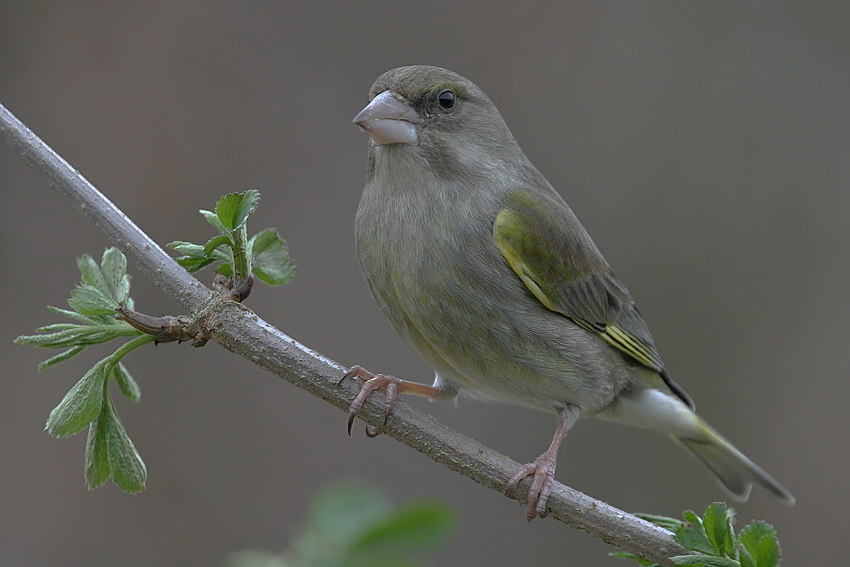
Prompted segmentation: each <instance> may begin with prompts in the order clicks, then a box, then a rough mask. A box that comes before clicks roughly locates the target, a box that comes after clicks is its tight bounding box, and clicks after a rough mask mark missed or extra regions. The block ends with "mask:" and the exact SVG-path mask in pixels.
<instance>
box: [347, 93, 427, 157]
mask: <svg viewBox="0 0 850 567" xmlns="http://www.w3.org/2000/svg"><path fill="white" fill-rule="evenodd" d="M354 123H355V124H357V125H358V126H360V127H361V128H362V129H363V130H364V131H365V132H366V133H367V134H369V135H370V136H372V139H373V140H375V142H376V143H378V144H381V145H386V144H411V145H415V144H418V143H419V135H418V134H417V133H416V125H417V124H421V123H422V118H420V116H419V115H418V114H417V113H416V111H415V110H413V109H412V108H411V107H410V105H409V104H407V103H406V102H404V101H403V100H402V99H401V98H400V97H399V96H398V95H397V94H396V93H394V92H392V91H384V92H382V93H381V94H379V95H378V96H376V97H375V98H373V99H372V102H370V103H369V105H368V106H367V107H366V108H364V109H363V110H361V111H360V113H359V114H358V115H357V116H355V117H354Z"/></svg>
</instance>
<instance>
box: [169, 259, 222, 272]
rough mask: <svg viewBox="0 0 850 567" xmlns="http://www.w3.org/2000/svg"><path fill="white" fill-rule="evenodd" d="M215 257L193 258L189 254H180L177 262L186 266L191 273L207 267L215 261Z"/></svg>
mask: <svg viewBox="0 0 850 567" xmlns="http://www.w3.org/2000/svg"><path fill="white" fill-rule="evenodd" d="M215 261H216V260H215V259H214V258H191V257H189V256H180V257H179V258H177V263H178V264H180V265H181V266H183V267H184V268H186V271H188V272H189V273H194V272H197V271H198V270H201V269H203V268H206V267H207V266H209V265H210V264H213V263H215Z"/></svg>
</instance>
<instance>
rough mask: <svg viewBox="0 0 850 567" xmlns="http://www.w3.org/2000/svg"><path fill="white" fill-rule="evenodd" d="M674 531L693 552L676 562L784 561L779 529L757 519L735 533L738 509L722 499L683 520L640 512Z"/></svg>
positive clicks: (740, 565)
mask: <svg viewBox="0 0 850 567" xmlns="http://www.w3.org/2000/svg"><path fill="white" fill-rule="evenodd" d="M637 516H639V517H640V518H643V519H644V520H647V521H648V522H652V523H653V524H655V525H657V526H660V527H662V528H664V529H666V530H669V531H671V532H673V538H674V539H675V540H676V541H677V542H678V543H679V544H680V545H681V546H682V547H684V548H685V549H688V550H690V551H693V552H694V554H691V555H677V556H675V557H671V558H670V562H671V563H672V564H673V565H677V566H679V565H688V566H695V567H778V565H779V563H780V560H781V552H780V549H779V540H778V538H777V535H776V530H775V529H774V528H773V526H771V525H770V524H767V523H765V522H762V521H758V520H756V521H754V522H752V523H750V524H748V525H746V526H744V527H743V528H742V529H741V530H740V531H739V532H737V533H736V532H735V511H734V510H733V509H732V508H729V507H728V506H727V505H726V504H724V503H723V502H715V503H714V504H711V505H710V506H709V507H708V508H706V509H705V512H704V513H703V515H702V517H700V516H699V515H698V514H696V513H695V512H693V511H691V510H687V511H686V512H684V513H683V514H682V518H683V520H677V519H675V518H668V517H665V516H652V515H647V514H637ZM612 555H613V556H614V557H618V558H620V559H631V560H634V561H637V562H638V563H639V564H640V565H642V566H645V567H659V566H658V564H657V563H653V562H651V561H647V560H645V559H643V558H641V557H639V556H637V555H635V554H633V553H614V554H612Z"/></svg>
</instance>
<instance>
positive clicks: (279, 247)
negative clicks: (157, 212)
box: [168, 189, 295, 286]
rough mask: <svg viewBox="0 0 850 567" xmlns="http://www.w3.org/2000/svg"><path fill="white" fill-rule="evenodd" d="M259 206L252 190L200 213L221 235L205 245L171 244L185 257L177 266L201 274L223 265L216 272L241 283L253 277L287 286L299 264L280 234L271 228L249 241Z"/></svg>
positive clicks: (225, 197) (178, 259)
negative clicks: (249, 224) (252, 218)
mask: <svg viewBox="0 0 850 567" xmlns="http://www.w3.org/2000/svg"><path fill="white" fill-rule="evenodd" d="M259 202H260V192H259V191H257V190H256V189H248V190H247V191H244V192H242V193H230V194H228V195H225V196H224V197H222V198H220V199H219V200H218V202H216V205H215V211H206V210H203V209H202V210H200V211H199V212H200V213H201V215H202V216H203V217H204V219H206V221H207V222H208V223H209V224H210V225H211V226H213V227H214V228H215V229H216V230H218V232H219V234H217V235H216V236H213V237H212V238H210V239H209V240H208V241H207V242H206V243H205V244H203V245H201V244H193V243H191V242H185V241H181V240H178V241H175V242H170V243H169V244H168V246H169V247H170V248H173V249H174V250H176V251H177V252H179V253H180V254H181V255H180V256H179V257H178V258H177V263H178V264H180V265H181V266H183V267H184V268H186V269H187V270H188V271H190V272H197V271H198V270H201V269H202V268H205V267H207V266H209V265H211V264H214V263H216V262H220V264H219V266H218V267H217V268H216V271H217V272H218V273H220V274H222V275H223V276H226V277H228V278H234V279H236V280H237V281H243V280H245V279H246V278H248V277H249V276H250V275H251V274H253V275H255V276H256V277H257V278H259V279H260V280H261V281H263V282H265V283H267V284H268V285H271V286H277V285H281V284H284V283H287V282H288V281H289V280H291V279H292V277H293V275H294V273H295V264H294V262H293V261H292V259H291V258H290V257H289V249H288V248H287V246H286V242H285V241H284V240H283V239H282V238H281V237H280V234H278V232H277V230H275V229H273V228H267V229H265V230H262V231H260V232H258V233H257V234H255V235H254V236H252V237H251V238H250V239H248V238H247V228H246V226H247V222H248V217H249V216H250V215H251V214H252V213H253V212H254V211H255V210H256V208H257V206H258V205H259Z"/></svg>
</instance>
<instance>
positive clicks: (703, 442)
mask: <svg viewBox="0 0 850 567" xmlns="http://www.w3.org/2000/svg"><path fill="white" fill-rule="evenodd" d="M694 417H695V418H696V419H697V423H696V426H697V434H696V435H688V436H683V437H677V436H675V435H671V437H672V438H673V439H674V440H675V441H677V442H679V443H680V444H681V445H682V446H683V447H684V448H685V449H687V450H688V451H690V452H691V453H693V454H694V455H695V456H696V457H697V458H698V459H699V460H700V461H702V462H703V463H705V465H706V466H707V467H708V468H709V469H711V472H713V473H714V474H715V475H716V476H717V479H718V480H719V481H720V484H721V485H722V486H723V487H724V488H726V490H728V491H729V493H730V494H731V495H732V497H734V498H735V499H737V500H746V499H747V498H749V496H750V490H751V489H752V487H753V484H758V485H759V486H762V487H763V488H765V489H766V490H767V491H769V492H771V493H772V494H774V495H775V496H776V497H777V498H780V499H781V500H784V501H785V502H786V503H787V504H789V505H793V504H794V496H793V495H792V494H791V493H790V492H788V490H786V489H785V487H783V486H782V485H781V484H779V483H778V482H777V481H776V480H774V478H773V477H772V476H770V475H769V474H767V473H766V472H764V470H762V469H761V467H759V466H758V465H756V464H755V463H754V462H752V461H751V460H750V459H748V458H747V456H746V455H744V454H743V453H742V452H740V451H739V450H738V449H736V448H735V447H734V446H733V445H732V444H731V443H729V441H727V440H726V439H724V438H723V436H722V435H720V434H719V433H717V432H716V431H715V430H714V429H712V428H711V426H710V425H708V424H707V423H705V422H704V421H703V420H702V419H700V418H699V417H697V416H696V415H694Z"/></svg>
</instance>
